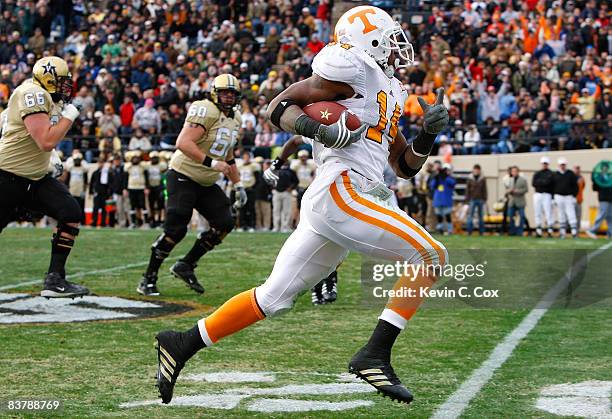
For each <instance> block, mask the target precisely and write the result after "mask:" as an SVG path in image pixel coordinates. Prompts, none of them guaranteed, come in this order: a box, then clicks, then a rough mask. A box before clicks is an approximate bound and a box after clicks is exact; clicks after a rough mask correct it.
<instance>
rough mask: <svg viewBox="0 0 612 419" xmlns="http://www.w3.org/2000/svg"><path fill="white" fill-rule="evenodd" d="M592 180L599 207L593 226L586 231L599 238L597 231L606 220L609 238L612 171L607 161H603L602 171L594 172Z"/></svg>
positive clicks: (611, 210)
mask: <svg viewBox="0 0 612 419" xmlns="http://www.w3.org/2000/svg"><path fill="white" fill-rule="evenodd" d="M591 181H592V183H593V190H594V191H595V192H597V199H598V200H599V208H598V210H597V216H596V217H595V223H594V224H593V227H591V228H590V229H589V230H587V231H586V233H587V235H588V236H589V237H591V238H592V239H595V238H597V231H599V229H600V228H601V225H602V224H603V222H604V220H605V221H606V224H607V225H608V232H607V236H608V239H612V173H611V172H610V165H609V163H608V162H607V161H604V162H602V163H601V171H600V172H599V173H596V172H593V174H592V175H591Z"/></svg>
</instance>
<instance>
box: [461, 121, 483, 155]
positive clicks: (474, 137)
mask: <svg viewBox="0 0 612 419" xmlns="http://www.w3.org/2000/svg"><path fill="white" fill-rule="evenodd" d="M482 149H483V146H482V144H481V141H480V133H479V132H478V128H477V127H476V125H470V127H469V129H468V130H467V132H466V133H465V136H464V137H463V154H480V153H481V152H482Z"/></svg>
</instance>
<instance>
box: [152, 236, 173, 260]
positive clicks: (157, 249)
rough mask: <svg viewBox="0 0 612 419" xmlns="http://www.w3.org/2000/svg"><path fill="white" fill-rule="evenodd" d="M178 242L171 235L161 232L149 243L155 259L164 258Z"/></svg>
mask: <svg viewBox="0 0 612 419" xmlns="http://www.w3.org/2000/svg"><path fill="white" fill-rule="evenodd" d="M177 243H178V242H177V241H176V240H174V239H173V238H172V236H170V235H168V234H166V232H163V233H162V234H160V236H159V237H158V238H157V239H156V240H155V241H154V242H153V244H152V245H151V250H152V251H153V253H154V254H155V257H156V258H157V259H162V260H163V259H166V258H167V257H168V255H169V254H170V252H171V251H172V249H174V246H176V244H177Z"/></svg>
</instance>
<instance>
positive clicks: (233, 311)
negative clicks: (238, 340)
mask: <svg viewBox="0 0 612 419" xmlns="http://www.w3.org/2000/svg"><path fill="white" fill-rule="evenodd" d="M265 317H266V316H265V315H264V313H262V311H261V309H260V308H259V306H258V305H257V301H256V300H255V288H253V289H250V290H248V291H244V292H242V293H240V294H237V295H235V296H233V297H232V298H230V299H229V300H227V301H226V302H225V303H224V304H223V305H222V306H221V307H219V308H218V309H216V310H215V311H214V312H213V313H212V314H211V315H210V316H208V317H207V318H206V319H205V320H204V325H205V326H206V332H207V333H208V336H209V337H210V340H212V341H213V343H215V342H217V341H218V340H219V339H221V338H224V337H226V336H229V335H232V334H234V333H236V332H238V331H239V330H242V329H244V328H245V327H247V326H250V325H252V324H253V323H255V322H258V321H259V320H263V319H264V318H265Z"/></svg>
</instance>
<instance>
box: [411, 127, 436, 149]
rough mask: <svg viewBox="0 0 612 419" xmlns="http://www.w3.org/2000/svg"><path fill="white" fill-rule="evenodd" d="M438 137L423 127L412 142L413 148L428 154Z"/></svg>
mask: <svg viewBox="0 0 612 419" xmlns="http://www.w3.org/2000/svg"><path fill="white" fill-rule="evenodd" d="M436 137H437V134H429V133H427V132H425V130H423V129H421V131H420V132H419V133H418V134H417V136H416V138H415V139H414V142H413V143H412V149H413V150H414V151H416V152H417V153H419V154H423V155H425V156H427V155H429V153H431V149H432V148H433V144H434V142H435V141H436Z"/></svg>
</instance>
